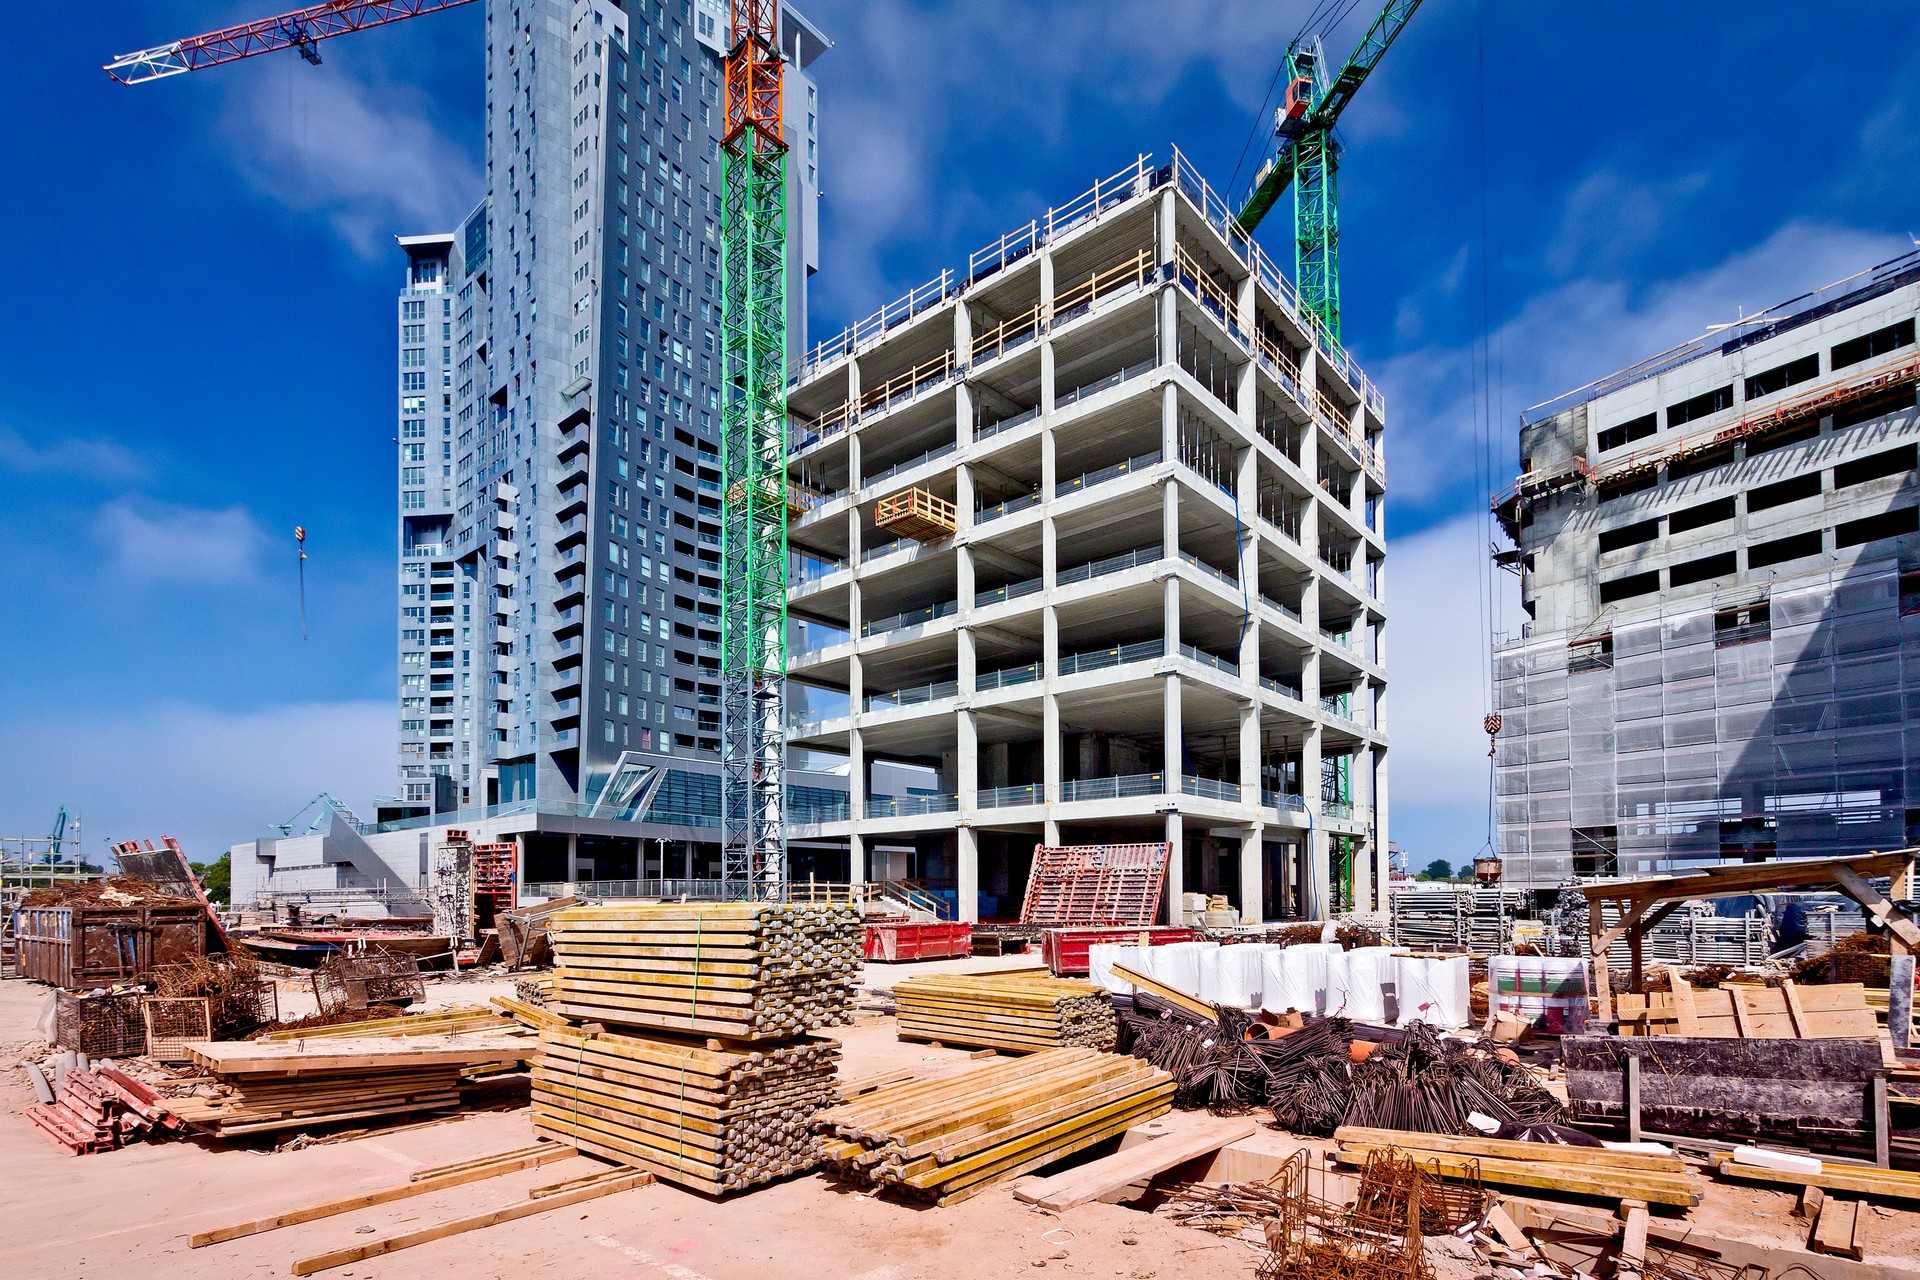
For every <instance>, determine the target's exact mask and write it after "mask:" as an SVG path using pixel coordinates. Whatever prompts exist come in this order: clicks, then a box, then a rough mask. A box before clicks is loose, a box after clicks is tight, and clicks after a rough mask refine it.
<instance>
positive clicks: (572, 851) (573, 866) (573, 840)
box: [567, 831, 646, 884]
mask: <svg viewBox="0 0 1920 1280" xmlns="http://www.w3.org/2000/svg"><path fill="white" fill-rule="evenodd" d="M645 870H646V868H644V867H642V868H641V871H642V872H644V871H645ZM643 878H644V876H643ZM579 880H580V835H579V833H578V832H574V831H569V832H567V883H568V884H577V883H579Z"/></svg>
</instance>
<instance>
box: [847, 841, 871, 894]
mask: <svg viewBox="0 0 1920 1280" xmlns="http://www.w3.org/2000/svg"><path fill="white" fill-rule="evenodd" d="M847 881H848V883H850V884H865V883H866V882H867V842H866V840H865V839H864V838H863V837H862V836H861V835H860V833H859V832H858V831H855V832H854V833H853V834H852V835H851V836H848V837H847Z"/></svg>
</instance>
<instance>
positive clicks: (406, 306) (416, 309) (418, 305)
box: [400, 302, 427, 320]
mask: <svg viewBox="0 0 1920 1280" xmlns="http://www.w3.org/2000/svg"><path fill="white" fill-rule="evenodd" d="M400 318H401V319H402V320H424V319H426V318H427V304H426V303H424V302H403V303H401V304H400Z"/></svg>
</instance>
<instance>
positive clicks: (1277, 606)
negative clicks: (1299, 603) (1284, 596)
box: [1260, 595, 1301, 622]
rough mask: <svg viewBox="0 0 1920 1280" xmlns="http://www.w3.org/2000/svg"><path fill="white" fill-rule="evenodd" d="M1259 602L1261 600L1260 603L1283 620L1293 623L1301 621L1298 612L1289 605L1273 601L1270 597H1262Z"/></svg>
mask: <svg viewBox="0 0 1920 1280" xmlns="http://www.w3.org/2000/svg"><path fill="white" fill-rule="evenodd" d="M1260 600H1261V603H1263V604H1265V605H1266V606H1267V607H1268V608H1269V609H1272V610H1273V611H1274V612H1276V613H1278V614H1280V615H1281V616H1282V617H1284V618H1289V619H1291V620H1292V621H1294V622H1299V621H1300V620H1301V619H1300V611H1299V610H1298V609H1296V608H1294V607H1293V606H1292V605H1290V604H1285V603H1282V602H1281V601H1279V600H1275V599H1274V598H1273V597H1272V596H1269V595H1262V596H1261V597H1260Z"/></svg>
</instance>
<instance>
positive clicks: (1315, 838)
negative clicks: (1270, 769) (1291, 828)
mask: <svg viewBox="0 0 1920 1280" xmlns="http://www.w3.org/2000/svg"><path fill="white" fill-rule="evenodd" d="M1305 682H1306V680H1305V677H1303V678H1302V684H1303V685H1304V684H1305ZM1317 696H1318V695H1317V694H1309V695H1308V697H1309V703H1308V705H1309V706H1314V707H1317V706H1319V705H1320V704H1319V702H1318V701H1317V700H1313V699H1316V698H1317ZM1300 790H1301V791H1302V792H1304V793H1305V795H1306V799H1307V807H1308V808H1310V809H1312V810H1313V813H1314V819H1313V825H1312V827H1311V829H1310V830H1309V831H1308V832H1307V833H1306V835H1305V840H1306V855H1307V856H1306V864H1307V865H1306V883H1305V884H1304V885H1303V886H1301V890H1302V897H1303V899H1304V902H1303V907H1304V911H1303V914H1304V915H1305V916H1306V917H1307V918H1308V919H1311V920H1325V919H1327V917H1328V908H1329V906H1330V904H1331V903H1332V901H1333V899H1332V895H1331V892H1330V888H1329V883H1328V865H1327V833H1326V828H1325V826H1324V825H1323V824H1324V822H1325V819H1324V818H1323V817H1321V816H1320V726H1319V725H1317V724H1316V725H1313V726H1311V727H1310V728H1309V729H1308V730H1307V732H1306V734H1305V736H1304V737H1302V738H1301V740H1300Z"/></svg>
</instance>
